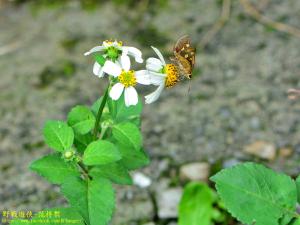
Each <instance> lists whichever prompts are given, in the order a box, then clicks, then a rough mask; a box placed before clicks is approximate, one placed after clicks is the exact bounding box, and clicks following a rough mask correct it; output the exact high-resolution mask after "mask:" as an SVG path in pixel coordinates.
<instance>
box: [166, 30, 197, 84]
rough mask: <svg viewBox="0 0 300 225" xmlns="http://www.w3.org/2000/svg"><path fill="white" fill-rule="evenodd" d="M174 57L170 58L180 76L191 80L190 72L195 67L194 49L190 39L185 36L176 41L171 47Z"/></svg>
mask: <svg viewBox="0 0 300 225" xmlns="http://www.w3.org/2000/svg"><path fill="white" fill-rule="evenodd" d="M173 54H174V57H171V58H170V59H171V61H173V62H174V63H175V64H176V65H177V67H178V69H179V73H180V75H181V76H183V77H185V78H188V79H191V78H192V72H193V69H194V66H195V54H196V48H194V47H193V46H192V45H191V39H190V37H189V36H188V35H185V36H183V37H181V38H179V39H178V41H177V42H176V44H175V45H174V47H173Z"/></svg>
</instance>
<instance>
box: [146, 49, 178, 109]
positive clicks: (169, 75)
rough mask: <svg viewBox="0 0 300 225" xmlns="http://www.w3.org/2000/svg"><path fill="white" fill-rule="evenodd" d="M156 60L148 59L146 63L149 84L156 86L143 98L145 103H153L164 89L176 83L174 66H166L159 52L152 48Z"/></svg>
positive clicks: (175, 68) (176, 74)
mask: <svg viewBox="0 0 300 225" xmlns="http://www.w3.org/2000/svg"><path fill="white" fill-rule="evenodd" d="M152 48H153V50H154V51H155V53H156V54H157V56H158V58H153V57H151V58H149V59H147V61H146V68H147V70H148V72H149V76H150V83H151V84H153V85H155V86H158V88H157V89H156V90H155V91H154V92H152V93H151V94H149V95H147V96H145V99H146V103H147V104H150V103H152V102H155V101H156V100H157V99H158V98H159V96H160V94H161V93H162V91H163V90H164V88H165V87H173V86H174V85H175V84H176V83H177V82H178V81H179V78H178V70H177V67H176V66H175V65H174V64H166V62H165V60H164V57H163V56H162V54H161V52H160V51H159V50H158V49H157V48H155V47H152Z"/></svg>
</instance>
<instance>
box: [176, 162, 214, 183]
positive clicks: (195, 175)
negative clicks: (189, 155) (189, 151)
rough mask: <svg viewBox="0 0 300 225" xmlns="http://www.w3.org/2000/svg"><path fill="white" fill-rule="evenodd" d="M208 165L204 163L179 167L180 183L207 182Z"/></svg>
mask: <svg viewBox="0 0 300 225" xmlns="http://www.w3.org/2000/svg"><path fill="white" fill-rule="evenodd" d="M209 173H210V165H209V164H208V163H206V162H197V163H189V164H185V165H183V166H181V167H180V172H179V176H180V179H181V180H182V181H204V182H207V181H208V177H209Z"/></svg>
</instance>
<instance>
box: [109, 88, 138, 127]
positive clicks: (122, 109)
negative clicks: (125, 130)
mask: <svg viewBox="0 0 300 225" xmlns="http://www.w3.org/2000/svg"><path fill="white" fill-rule="evenodd" d="M108 107H109V111H110V113H111V115H112V117H113V119H114V120H115V123H121V122H125V121H130V122H132V123H134V124H135V125H139V124H140V114H141V112H142V108H143V105H142V101H141V99H139V102H138V104H137V105H134V106H129V107H127V106H126V105H125V101H124V94H122V96H121V97H120V98H119V99H118V100H117V101H114V100H112V99H110V98H109V99H108Z"/></svg>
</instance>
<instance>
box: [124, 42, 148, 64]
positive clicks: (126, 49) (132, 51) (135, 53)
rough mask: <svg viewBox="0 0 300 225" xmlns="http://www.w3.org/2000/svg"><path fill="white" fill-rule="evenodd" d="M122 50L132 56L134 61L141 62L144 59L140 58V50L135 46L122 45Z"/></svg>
mask: <svg viewBox="0 0 300 225" xmlns="http://www.w3.org/2000/svg"><path fill="white" fill-rule="evenodd" d="M122 50H123V51H124V52H125V53H126V54H128V55H130V56H133V57H134V59H135V61H136V62H138V63H142V62H143V61H144V60H143V58H142V52H141V51H140V50H139V49H137V48H135V47H128V46H124V47H122Z"/></svg>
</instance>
